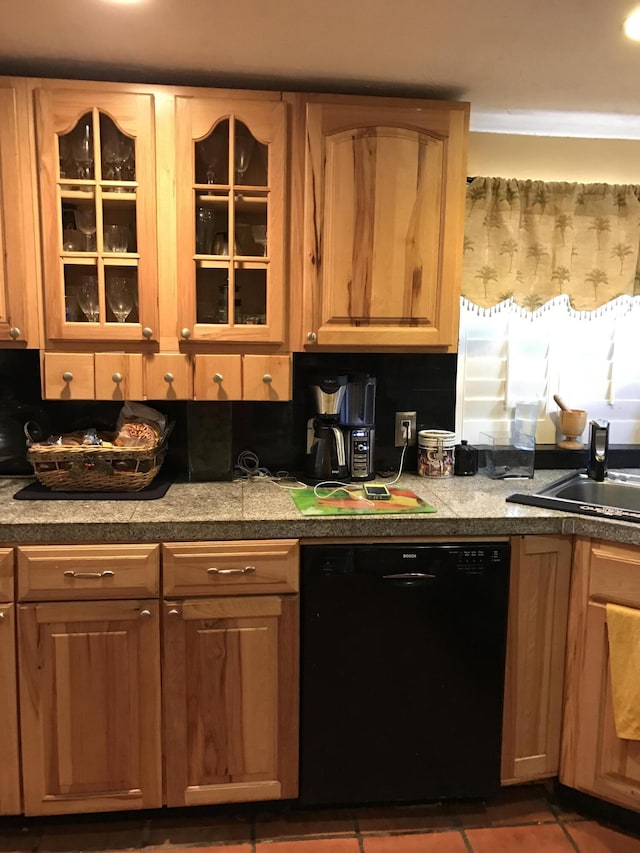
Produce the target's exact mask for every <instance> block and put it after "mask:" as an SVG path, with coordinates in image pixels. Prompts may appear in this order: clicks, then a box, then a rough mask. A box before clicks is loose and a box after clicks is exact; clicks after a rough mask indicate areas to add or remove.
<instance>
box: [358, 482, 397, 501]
mask: <svg viewBox="0 0 640 853" xmlns="http://www.w3.org/2000/svg"><path fill="white" fill-rule="evenodd" d="M364 496H365V498H369V500H372V501H388V500H389V499H390V498H391V492H390V491H389V489H388V488H387V487H386V486H384V485H379V484H378V483H369V484H368V483H365V485H364Z"/></svg>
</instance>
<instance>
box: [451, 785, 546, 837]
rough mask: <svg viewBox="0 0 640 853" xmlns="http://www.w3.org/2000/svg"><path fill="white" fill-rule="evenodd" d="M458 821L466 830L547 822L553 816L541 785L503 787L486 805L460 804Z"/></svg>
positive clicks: (477, 803)
mask: <svg viewBox="0 0 640 853" xmlns="http://www.w3.org/2000/svg"><path fill="white" fill-rule="evenodd" d="M457 813H458V819H459V821H460V824H461V825H462V826H465V827H473V826H478V827H481V826H510V825H512V824H520V823H549V822H551V821H554V820H555V815H554V813H553V811H552V810H551V806H550V804H549V801H548V800H547V797H546V795H545V791H544V789H543V788H541V787H540V786H532V787H531V788H529V787H524V788H504V789H503V790H502V791H500V793H499V794H498V795H497V796H495V797H494V798H492V799H491V800H490V801H488V802H486V803H482V802H475V803H472V802H469V803H459V804H458V806H457Z"/></svg>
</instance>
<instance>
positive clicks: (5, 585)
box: [0, 548, 14, 603]
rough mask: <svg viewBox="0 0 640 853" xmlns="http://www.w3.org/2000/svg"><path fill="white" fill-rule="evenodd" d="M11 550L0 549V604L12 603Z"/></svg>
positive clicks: (12, 564)
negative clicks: (4, 602)
mask: <svg viewBox="0 0 640 853" xmlns="http://www.w3.org/2000/svg"><path fill="white" fill-rule="evenodd" d="M13 566H14V555H13V548H0V603H1V602H3V601H13Z"/></svg>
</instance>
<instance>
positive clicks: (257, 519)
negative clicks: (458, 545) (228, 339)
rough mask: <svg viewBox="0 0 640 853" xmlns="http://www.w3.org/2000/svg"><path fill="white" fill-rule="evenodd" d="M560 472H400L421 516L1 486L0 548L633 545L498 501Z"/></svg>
mask: <svg viewBox="0 0 640 853" xmlns="http://www.w3.org/2000/svg"><path fill="white" fill-rule="evenodd" d="M566 473H567V472H566V471H557V470H548V471H536V473H535V476H534V477H533V479H531V480H491V479H489V478H487V477H485V476H483V475H482V474H478V475H476V476H475V477H452V478H448V479H443V480H437V479H433V478H424V477H418V476H417V475H415V474H404V475H403V476H402V477H401V478H400V481H399V483H398V485H399V486H403V487H405V488H408V489H412V490H413V491H414V492H415V493H416V494H418V495H419V496H420V497H422V498H424V500H426V501H427V502H428V503H430V504H431V505H432V506H433V507H435V509H436V512H435V513H434V514H429V515H398V514H395V515H391V514H390V515H386V514H385V515H376V516H368V515H354V516H349V517H344V516H343V517H336V516H327V517H314V516H303V515H302V514H301V513H300V512H299V510H298V509H297V508H296V506H295V504H294V503H293V500H292V498H291V495H290V494H289V493H288V492H287V490H286V489H284V488H283V487H282V486H279V485H277V484H275V483H273V482H271V481H269V480H266V479H257V478H254V479H251V480H244V481H235V482H231V483H220V482H217V483H180V482H177V483H174V484H173V485H172V486H171V487H170V488H169V491H168V492H167V494H166V495H165V497H164V498H160V499H159V500H153V501H135V500H132V501H82V500H80V501H75V500H74V501H63V500H61V501H57V500H47V501H16V500H14V499H13V496H14V494H15V493H16V492H18V491H19V490H20V489H21V488H22V487H23V486H24V485H26V483H27V482H30V481H28V480H24V479H11V478H8V479H0V543H3V544H13V543H32V544H35V543H43V544H55V543H66V542H69V543H79V542H132V541H134V542H160V541H165V542H168V541H188V540H216V539H270V538H294V539H297V538H300V539H302V538H309V539H313V538H319V537H326V536H332V537H337V536H354V537H358V536H362V537H372V536H403V537H415V536H499V535H518V534H545V533H546V534H554V533H555V534H557V533H567V534H578V535H582V536H594V537H599V538H604V539H610V540H614V541H618V542H623V543H629V544H640V524H635V523H633V522H620V521H608V520H604V519H602V520H601V519H598V518H589V517H586V516H580V515H576V514H575V513H565V512H557V511H554V510H548V509H541V508H537V507H529V506H523V505H521V504H513V503H506V502H505V498H506V497H507V496H508V495H510V494H513V493H514V492H535V491H538V490H539V489H540V488H542V487H543V486H544V485H546V484H548V483H550V482H552V481H553V480H556V479H558V478H559V477H561V476H562V475H563V474H566Z"/></svg>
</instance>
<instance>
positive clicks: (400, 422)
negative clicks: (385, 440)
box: [395, 412, 416, 447]
mask: <svg viewBox="0 0 640 853" xmlns="http://www.w3.org/2000/svg"><path fill="white" fill-rule="evenodd" d="M407 423H408V427H409V445H410V446H411V445H415V443H416V413H415V412H396V429H395V436H396V437H395V445H396V447H404V445H405V443H406V440H407V439H406V432H405V429H406V424H407Z"/></svg>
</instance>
